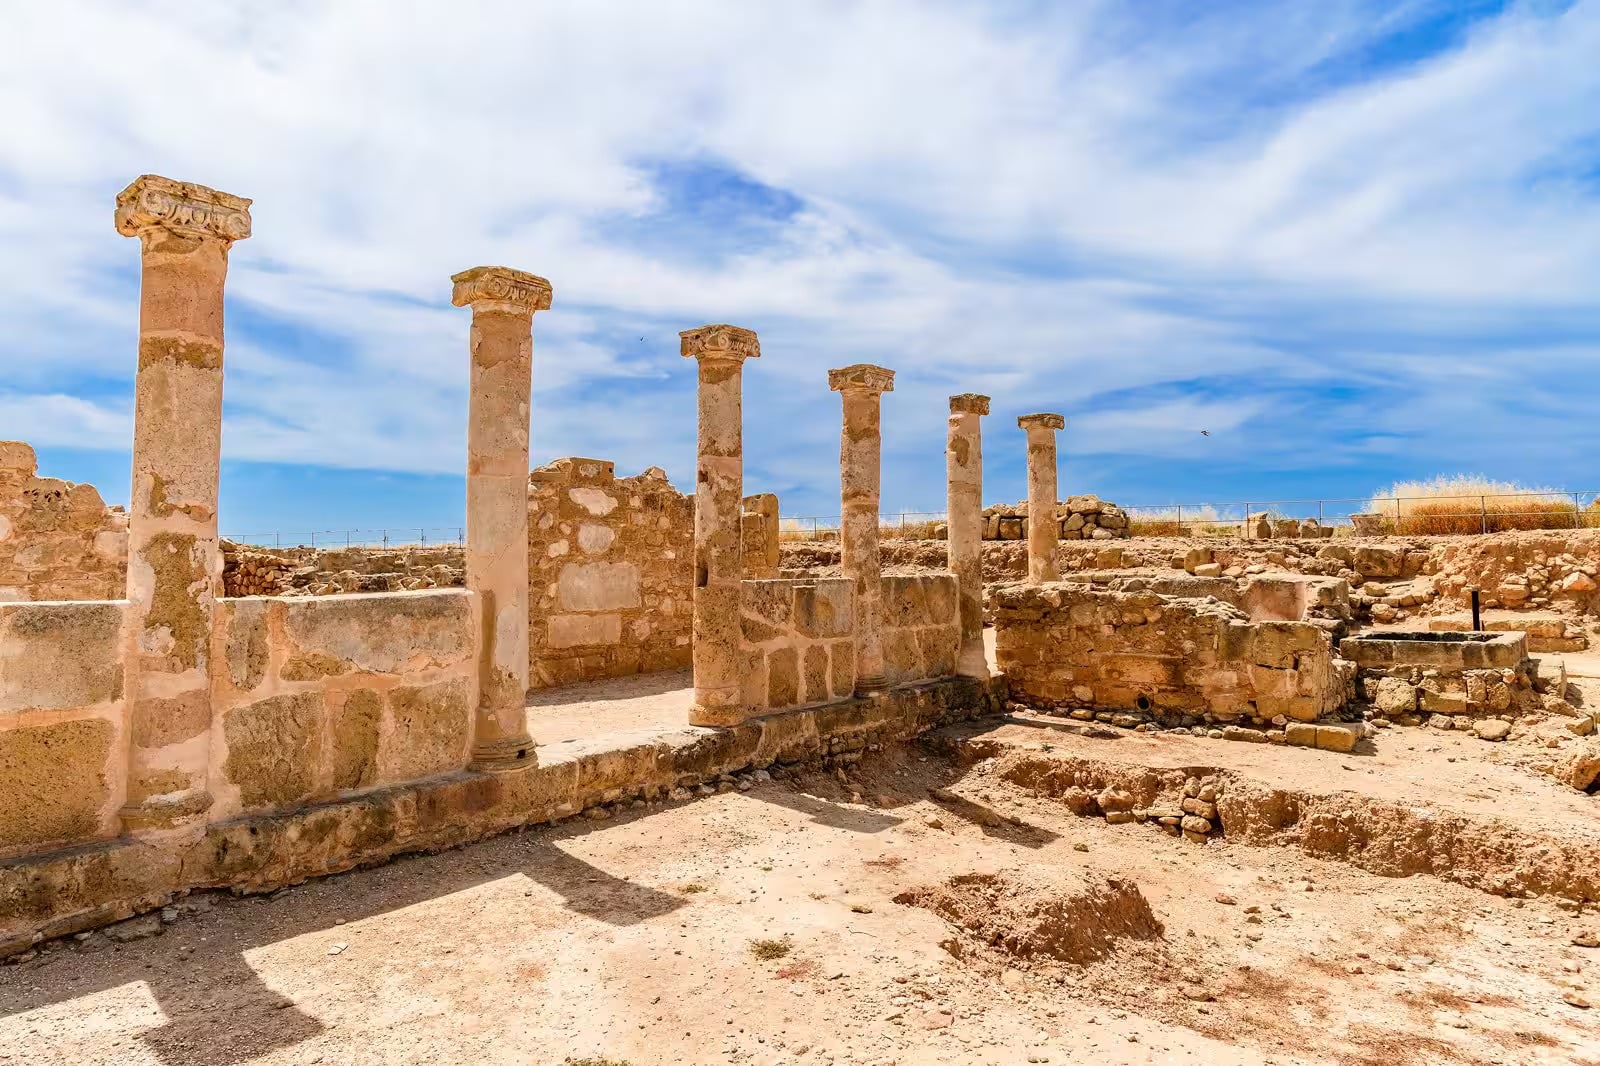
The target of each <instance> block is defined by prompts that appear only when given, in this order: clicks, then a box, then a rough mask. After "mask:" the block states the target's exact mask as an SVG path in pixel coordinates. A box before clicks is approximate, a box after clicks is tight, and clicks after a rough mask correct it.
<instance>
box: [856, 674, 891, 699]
mask: <svg viewBox="0 0 1600 1066" xmlns="http://www.w3.org/2000/svg"><path fill="white" fill-rule="evenodd" d="M888 691H889V679H888V678H887V677H884V676H883V675H882V674H873V675H871V676H870V677H858V678H856V695H857V696H881V695H882V694H883V693H885V692H888Z"/></svg>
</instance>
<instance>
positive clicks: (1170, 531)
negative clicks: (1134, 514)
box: [1128, 518, 1189, 537]
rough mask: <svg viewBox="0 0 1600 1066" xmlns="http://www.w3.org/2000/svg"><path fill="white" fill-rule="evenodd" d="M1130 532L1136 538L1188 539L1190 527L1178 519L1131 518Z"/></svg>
mask: <svg viewBox="0 0 1600 1066" xmlns="http://www.w3.org/2000/svg"><path fill="white" fill-rule="evenodd" d="M1128 532H1129V534H1130V535H1132V536H1135V537H1187V536H1188V535H1189V527H1188V526H1187V525H1186V524H1184V523H1182V522H1179V521H1178V520H1177V519H1176V518H1157V519H1151V520H1149V521H1146V520H1145V519H1142V518H1130V519H1129V520H1128Z"/></svg>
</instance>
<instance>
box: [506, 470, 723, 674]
mask: <svg viewBox="0 0 1600 1066" xmlns="http://www.w3.org/2000/svg"><path fill="white" fill-rule="evenodd" d="M528 555H529V573H528V583H529V588H528V602H529V618H528V660H529V663H528V665H529V686H530V687H532V688H543V687H546V686H550V685H564V684H569V683H571V682H574V681H584V680H591V679H594V678H601V677H618V676H622V675H626V674H636V673H647V672H650V671H654V670H668V669H675V668H679V667H683V666H687V665H688V664H689V657H690V650H689V634H690V629H691V625H692V623H693V615H694V612H693V603H692V599H691V582H692V580H693V576H694V574H693V570H694V513H693V497H690V496H685V495H683V494H682V493H680V492H678V491H677V490H676V489H674V488H673V487H672V484H671V482H669V481H668V480H667V475H666V473H665V472H664V471H662V470H661V469H660V468H659V467H651V468H650V469H648V470H646V471H645V472H644V473H642V474H639V475H636V476H634V477H630V478H618V477H617V476H616V469H615V466H614V464H612V463H610V462H607V461H606V460H603V459H580V458H568V459H557V460H556V461H555V462H553V463H551V464H549V465H548V466H542V467H540V468H539V469H537V470H535V471H533V472H532V473H531V474H529V475H528Z"/></svg>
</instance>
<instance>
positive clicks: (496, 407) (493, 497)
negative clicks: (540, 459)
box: [450, 267, 550, 771]
mask: <svg viewBox="0 0 1600 1066" xmlns="http://www.w3.org/2000/svg"><path fill="white" fill-rule="evenodd" d="M450 280H451V281H452V282H454V283H455V289H454V291H453V292H452V293H451V297H450V302H451V303H453V304H455V305H456V306H457V307H467V306H471V308H472V336H471V340H470V342H469V344H468V347H469V349H470V351H471V356H472V379H471V391H470V393H469V396H468V401H467V404H468V407H467V560H466V562H467V587H468V588H469V589H471V590H472V591H473V592H475V593H477V597H478V611H479V615H478V709H477V714H476V715H475V716H474V721H473V731H472V735H473V741H472V766H473V769H476V770H490V771H492V770H507V769H511V768H514V767H516V766H519V765H520V766H527V765H530V764H531V763H533V762H534V759H535V757H534V752H533V741H532V740H530V739H529V737H528V722H527V693H528V418H529V405H530V403H531V397H530V393H531V390H532V388H533V313H534V312H535V311H543V310H545V309H547V308H548V307H549V306H550V283H549V282H548V281H546V280H545V279H544V278H541V277H536V276H534V275H533V274H525V273H523V272H522V271H520V270H510V269H508V268H506V267H473V268H472V269H471V270H463V271H462V272H461V273H459V274H455V275H452V276H451V278H450Z"/></svg>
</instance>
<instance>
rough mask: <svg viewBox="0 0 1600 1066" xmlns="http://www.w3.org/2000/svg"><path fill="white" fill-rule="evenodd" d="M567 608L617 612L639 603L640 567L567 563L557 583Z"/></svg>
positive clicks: (559, 600) (558, 595) (558, 596)
mask: <svg viewBox="0 0 1600 1066" xmlns="http://www.w3.org/2000/svg"><path fill="white" fill-rule="evenodd" d="M556 601H557V603H558V604H559V605H560V607H561V609H562V610H564V611H614V610H618V609H624V608H632V607H637V606H639V567H638V566H637V565H636V564H634V563H617V562H593V563H568V564H566V565H565V566H563V567H562V568H561V576H560V577H559V578H558V579H557V583H556Z"/></svg>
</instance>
